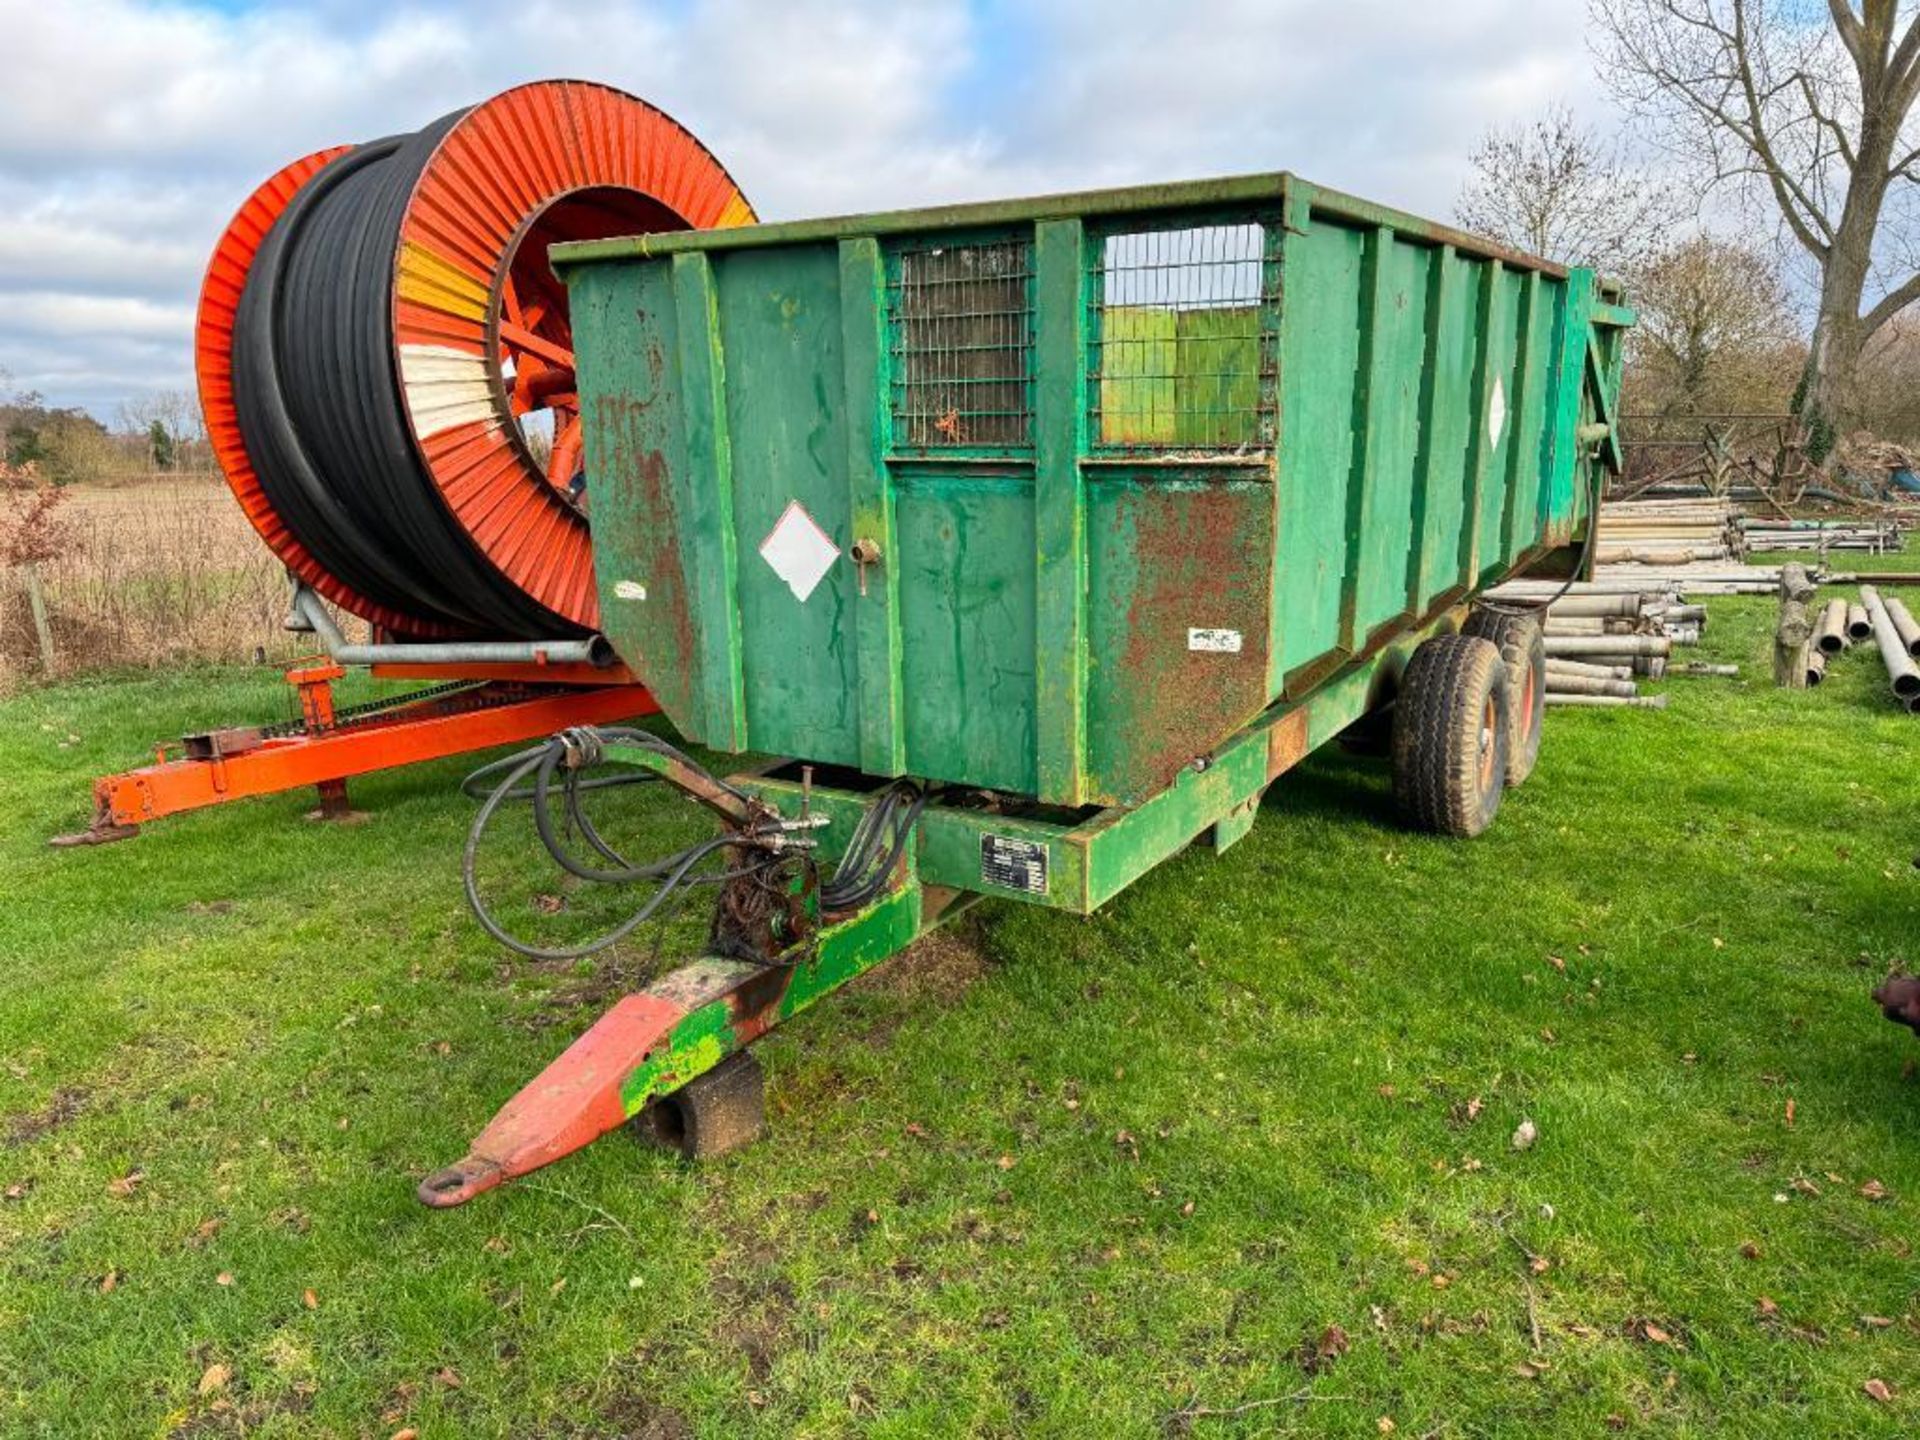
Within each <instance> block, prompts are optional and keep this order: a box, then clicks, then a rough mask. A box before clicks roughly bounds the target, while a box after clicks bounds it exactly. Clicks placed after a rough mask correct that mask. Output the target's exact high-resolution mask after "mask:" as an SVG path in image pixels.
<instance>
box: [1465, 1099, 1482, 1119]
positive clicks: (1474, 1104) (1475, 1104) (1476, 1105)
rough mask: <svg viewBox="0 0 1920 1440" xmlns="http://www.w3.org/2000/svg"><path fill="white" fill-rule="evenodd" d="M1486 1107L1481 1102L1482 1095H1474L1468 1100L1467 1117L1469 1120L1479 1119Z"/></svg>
mask: <svg viewBox="0 0 1920 1440" xmlns="http://www.w3.org/2000/svg"><path fill="white" fill-rule="evenodd" d="M1484 1108H1485V1107H1484V1106H1483V1105H1482V1104H1481V1103H1480V1097H1479V1096H1478V1095H1476V1096H1474V1097H1473V1098H1472V1099H1471V1100H1469V1101H1467V1119H1468V1120H1469V1121H1473V1120H1478V1119H1479V1118H1480V1112H1481V1110H1482V1109H1484Z"/></svg>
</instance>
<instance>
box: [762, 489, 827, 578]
mask: <svg viewBox="0 0 1920 1440" xmlns="http://www.w3.org/2000/svg"><path fill="white" fill-rule="evenodd" d="M760 558H761V559H762V560H764V561H766V562H767V564H768V565H770V566H771V567H772V568H773V573H774V574H776V575H778V576H779V577H780V578H781V579H782V580H784V581H786V582H787V588H788V589H789V590H791V591H793V598H794V599H796V600H799V601H802V602H804V601H805V600H806V598H807V597H808V596H809V595H811V594H813V592H814V590H815V589H816V588H817V587H818V586H819V584H820V582H821V581H822V580H824V579H826V576H827V571H829V570H831V569H832V568H833V562H834V561H836V560H838V559H839V558H840V547H839V546H838V545H836V544H834V543H833V537H832V536H831V535H829V534H827V532H826V531H824V530H822V529H821V528H820V524H819V522H818V521H817V520H815V519H814V518H813V516H811V515H809V514H808V513H807V512H806V510H805V508H804V507H803V506H802V505H801V504H800V502H799V501H798V500H792V501H789V502H788V503H787V508H786V509H785V510H784V511H782V512H781V515H780V519H779V522H778V523H777V524H775V526H774V527H773V530H772V532H771V533H769V534H768V536H767V538H766V539H764V540H762V541H761V542H760Z"/></svg>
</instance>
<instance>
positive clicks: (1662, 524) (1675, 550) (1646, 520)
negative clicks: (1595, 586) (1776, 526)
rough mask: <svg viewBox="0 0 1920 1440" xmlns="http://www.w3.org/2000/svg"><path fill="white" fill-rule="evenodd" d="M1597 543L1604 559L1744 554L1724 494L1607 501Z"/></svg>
mask: <svg viewBox="0 0 1920 1440" xmlns="http://www.w3.org/2000/svg"><path fill="white" fill-rule="evenodd" d="M1594 546H1595V553H1594V561H1595V563H1596V564H1600V565H1618V564H1629V565H1691V564H1696V563H1698V562H1699V561H1702V560H1729V559H1731V560H1738V559H1739V558H1740V557H1741V556H1742V555H1743V554H1745V551H1744V549H1743V548H1742V541H1741V535H1740V526H1739V523H1738V522H1737V520H1736V518H1735V516H1734V510H1733V501H1732V500H1730V499H1728V498H1726V497H1725V496H1703V497H1700V498H1698V499H1692V498H1685V497H1683V498H1678V499H1641V500H1618V501H1612V502H1609V503H1608V504H1606V505H1603V506H1602V507H1601V509H1600V526H1599V531H1598V533H1597V534H1596V535H1595V537H1594Z"/></svg>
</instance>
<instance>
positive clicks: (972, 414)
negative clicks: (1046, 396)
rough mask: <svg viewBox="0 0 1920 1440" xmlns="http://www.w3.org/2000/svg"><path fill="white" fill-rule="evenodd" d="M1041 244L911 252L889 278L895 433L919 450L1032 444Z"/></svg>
mask: <svg viewBox="0 0 1920 1440" xmlns="http://www.w3.org/2000/svg"><path fill="white" fill-rule="evenodd" d="M1032 278H1033V246H1032V244H1031V243H1030V242H1029V241H1027V240H1024V239H1021V240H993V241H987V242H984V243H980V244H967V245H940V246H933V247H929V248H926V249H919V250H903V251H901V252H899V253H898V254H897V255H896V256H895V257H894V265H893V267H892V274H891V277H890V281H889V288H890V291H891V294H890V296H889V299H890V302H891V310H892V318H893V323H892V327H891V328H892V335H893V339H892V351H893V435H894V443H895V444H896V445H900V446H904V447H907V448H912V449H942V448H952V447H968V446H987V447H996V448H1017V447H1021V446H1027V445H1031V444H1032V443H1033V386H1032V378H1033V369H1032V366H1033V289H1032Z"/></svg>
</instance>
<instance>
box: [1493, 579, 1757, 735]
mask: <svg viewBox="0 0 1920 1440" xmlns="http://www.w3.org/2000/svg"><path fill="white" fill-rule="evenodd" d="M1489 594H1490V597H1491V598H1492V599H1494V600H1496V601H1499V602H1503V603H1507V604H1517V605H1526V606H1530V607H1533V608H1535V609H1536V610H1537V611H1538V612H1539V614H1540V620H1541V627H1542V629H1543V630H1544V631H1545V632H1546V642H1547V703H1548V704H1549V705H1564V706H1626V707H1633V708H1638V709H1651V710H1657V709H1661V708H1664V706H1665V705H1666V703H1667V700H1666V696H1664V695H1657V696H1644V695H1642V694H1641V693H1640V690H1639V685H1638V683H1637V681H1638V679H1639V678H1640V677H1643V676H1644V677H1647V678H1651V679H1657V678H1659V677H1660V676H1662V675H1672V674H1689V675H1731V674H1734V673H1735V671H1736V668H1737V667H1735V666H1732V665H1705V664H1700V663H1697V662H1677V661H1675V660H1674V658H1673V656H1674V651H1675V650H1676V649H1682V650H1683V649H1685V648H1686V647H1688V646H1692V645H1697V644H1699V643H1700V632H1701V631H1702V629H1704V628H1705V626H1706V623H1707V610H1706V607H1705V606H1704V605H1689V604H1686V603H1684V602H1683V600H1682V599H1681V596H1680V593H1679V591H1678V590H1676V589H1673V588H1670V587H1667V586H1664V585H1662V586H1660V587H1657V588H1654V589H1647V590H1642V589H1635V588H1627V587H1626V586H1625V585H1616V584H1615V583H1613V582H1589V583H1585V584H1576V585H1571V586H1566V585H1563V584H1562V583H1561V582H1559V581H1552V580H1514V581H1509V582H1508V583H1506V584H1504V585H1501V586H1498V587H1496V588H1495V589H1494V590H1492V591H1490V592H1489Z"/></svg>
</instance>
